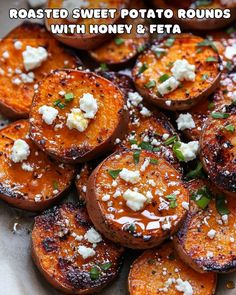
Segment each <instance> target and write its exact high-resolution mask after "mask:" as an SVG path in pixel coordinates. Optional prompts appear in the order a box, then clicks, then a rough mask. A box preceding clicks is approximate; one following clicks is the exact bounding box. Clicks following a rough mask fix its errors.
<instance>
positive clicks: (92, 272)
mask: <svg viewBox="0 0 236 295" xmlns="http://www.w3.org/2000/svg"><path fill="white" fill-rule="evenodd" d="M99 277H100V270H99V268H98V267H97V266H93V267H92V268H91V269H90V278H91V280H93V281H95V280H97V279H98V278H99Z"/></svg>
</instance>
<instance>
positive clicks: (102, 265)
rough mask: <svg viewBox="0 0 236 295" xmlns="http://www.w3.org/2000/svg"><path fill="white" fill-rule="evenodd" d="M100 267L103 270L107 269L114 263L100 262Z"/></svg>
mask: <svg viewBox="0 0 236 295" xmlns="http://www.w3.org/2000/svg"><path fill="white" fill-rule="evenodd" d="M99 267H100V268H101V269H102V270H104V271H107V270H108V269H109V268H111V267H112V263H111V262H106V263H103V264H99Z"/></svg>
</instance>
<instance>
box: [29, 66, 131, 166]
mask: <svg viewBox="0 0 236 295" xmlns="http://www.w3.org/2000/svg"><path fill="white" fill-rule="evenodd" d="M60 91H64V92H65V93H73V95H74V99H73V100H72V101H71V102H69V103H67V104H66V105H65V108H64V109H61V108H59V107H58V108H57V109H58V111H59V115H58V117H57V118H56V120H55V121H54V124H53V125H47V124H46V123H45V122H44V121H43V120H42V115H40V114H39V112H38V111H39V108H40V107H41V106H44V105H47V106H53V105H54V103H55V102H56V101H57V100H58V99H59V98H60V95H59V92H60ZM86 93H90V94H93V96H94V98H95V99H96V100H97V104H98V111H97V114H96V117H95V118H94V119H91V120H90V122H89V125H88V128H87V129H86V130H85V131H84V132H79V131H78V130H77V129H69V128H68V127H67V126H66V122H67V114H68V113H70V112H71V110H72V109H73V108H78V107H79V105H80V99H81V98H82V97H83V95H84V94H86ZM61 101H62V102H64V100H63V97H61ZM123 107H124V98H123V96H122V93H121V92H120V90H119V89H118V88H117V87H115V86H114V85H113V84H112V83H111V82H110V81H108V80H106V79H104V78H102V77H99V76H97V75H95V74H93V73H87V72H80V71H69V70H67V71H56V72H54V73H53V74H51V75H49V76H48V77H47V78H46V79H44V80H43V81H42V83H41V85H40V87H39V90H38V93H37V94H36V95H35V97H34V101H33V105H32V109H31V113H30V118H31V132H30V134H31V138H32V139H33V140H34V141H35V142H36V144H38V145H39V146H40V148H41V149H43V150H44V151H45V152H46V153H48V154H49V155H51V156H52V157H55V158H57V159H60V161H64V162H73V163H74V162H85V161H87V160H90V159H92V158H94V157H96V156H97V154H98V155H99V156H101V154H102V153H105V152H107V151H108V150H109V149H111V148H112V147H113V144H114V141H115V139H116V138H122V137H123V134H124V133H125V129H126V124H127V119H126V112H125V111H124V109H123ZM58 124H62V128H59V129H57V130H55V125H58Z"/></svg>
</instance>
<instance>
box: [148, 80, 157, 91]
mask: <svg viewBox="0 0 236 295" xmlns="http://www.w3.org/2000/svg"><path fill="white" fill-rule="evenodd" d="M155 86H156V81H155V80H151V81H149V82H148V83H147V84H145V87H146V88H147V89H150V88H153V87H155Z"/></svg>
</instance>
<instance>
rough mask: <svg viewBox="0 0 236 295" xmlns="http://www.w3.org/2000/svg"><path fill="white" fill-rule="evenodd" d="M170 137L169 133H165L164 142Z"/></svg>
mask: <svg viewBox="0 0 236 295" xmlns="http://www.w3.org/2000/svg"><path fill="white" fill-rule="evenodd" d="M169 137H170V135H169V134H168V133H164V134H163V135H162V139H163V140H167V139H168V138H169Z"/></svg>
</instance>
